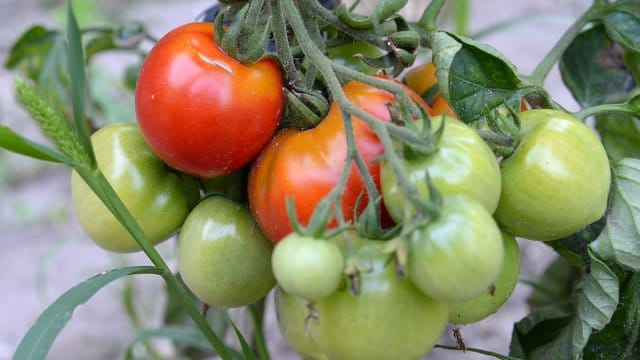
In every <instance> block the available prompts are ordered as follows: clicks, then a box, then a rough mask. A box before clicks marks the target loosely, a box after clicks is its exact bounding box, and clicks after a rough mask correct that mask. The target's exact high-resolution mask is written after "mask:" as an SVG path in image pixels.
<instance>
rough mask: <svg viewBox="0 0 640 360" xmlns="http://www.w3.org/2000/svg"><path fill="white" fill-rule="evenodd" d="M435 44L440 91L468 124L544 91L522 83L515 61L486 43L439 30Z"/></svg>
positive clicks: (518, 106)
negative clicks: (527, 96) (533, 93)
mask: <svg viewBox="0 0 640 360" xmlns="http://www.w3.org/2000/svg"><path fill="white" fill-rule="evenodd" d="M432 45H433V63H434V64H435V66H436V68H437V71H436V75H437V77H438V83H439V85H440V90H441V91H442V94H443V95H444V96H445V98H446V99H447V100H448V101H449V104H451V106H452V107H453V109H454V111H455V113H456V114H457V115H458V116H459V117H460V119H461V120H462V121H464V122H466V123H473V122H476V121H478V120H480V119H481V118H483V117H485V116H487V115H488V114H489V113H490V112H491V111H493V110H495V109H497V108H500V107H504V105H505V104H506V105H508V106H509V107H511V108H514V109H519V108H520V101H521V98H522V97H523V96H524V95H526V94H528V93H532V92H541V93H544V91H543V90H542V89H540V88H538V87H535V86H530V85H525V84H523V83H522V81H521V80H520V77H519V76H518V74H517V72H516V68H515V67H514V66H513V64H511V62H509V61H508V60H507V59H506V58H505V57H504V56H503V55H502V54H500V53H499V52H498V51H497V50H496V49H494V48H492V47H490V46H488V45H486V44H482V43H479V42H476V41H474V40H471V39H468V38H464V37H462V36H458V35H455V34H451V33H447V32H444V31H438V32H436V33H435V35H434V37H433V43H432Z"/></svg>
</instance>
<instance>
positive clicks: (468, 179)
mask: <svg viewBox="0 0 640 360" xmlns="http://www.w3.org/2000/svg"><path fill="white" fill-rule="evenodd" d="M442 119H443V117H442V116H435V117H433V118H432V119H431V128H432V130H433V131H435V130H436V129H437V128H438V127H439V126H440V124H441V123H442ZM444 124H445V125H444V133H443V134H442V137H441V138H440V141H439V142H438V150H437V152H436V153H435V154H432V155H425V156H422V157H419V158H405V159H403V160H402V167H403V169H404V171H405V174H406V175H407V177H408V178H409V181H410V182H411V183H412V184H413V185H414V186H415V187H416V189H417V190H418V192H419V193H420V194H421V195H422V196H423V197H425V198H428V197H429V190H428V187H427V183H426V173H427V171H428V172H429V176H430V177H431V181H432V182H433V185H434V186H435V187H436V189H438V190H439V191H440V192H441V194H442V195H454V194H461V195H466V196H468V197H470V198H473V199H475V200H477V201H479V202H480V203H481V204H482V205H483V206H484V207H485V208H486V209H487V211H488V212H489V213H493V211H494V210H495V209H496V206H497V205H498V200H499V199H500V182H501V180H500V167H499V165H498V161H497V160H496V157H495V156H494V154H493V152H492V151H491V149H490V148H489V147H488V146H487V144H486V143H485V142H484V141H483V140H482V138H480V136H479V135H478V134H477V133H476V132H475V131H474V130H473V129H471V128H470V127H469V126H467V125H465V124H464V123H463V122H461V121H460V120H457V119H454V118H450V117H445V118H444ZM380 176H381V183H382V197H383V199H384V203H385V206H386V207H387V210H389V214H391V217H392V218H393V219H394V220H395V221H396V222H397V223H401V222H402V219H403V218H404V211H405V206H406V205H411V204H407V201H406V199H405V195H404V193H403V191H402V187H401V186H400V184H399V182H398V180H397V176H396V173H395V172H394V171H393V168H392V167H391V165H390V164H389V162H388V161H384V162H383V163H382V167H381V175H380Z"/></svg>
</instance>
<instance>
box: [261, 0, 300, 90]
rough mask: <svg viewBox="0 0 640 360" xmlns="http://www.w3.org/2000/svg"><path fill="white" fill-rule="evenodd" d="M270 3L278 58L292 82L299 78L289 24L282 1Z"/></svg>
mask: <svg viewBox="0 0 640 360" xmlns="http://www.w3.org/2000/svg"><path fill="white" fill-rule="evenodd" d="M268 5H269V10H270V11H271V21H272V22H271V25H272V26H273V40H274V42H275V44H276V51H277V52H278V59H280V61H281V62H282V67H283V68H284V71H285V73H286V74H287V75H286V77H287V82H289V83H292V82H295V81H296V80H297V79H298V69H297V68H296V65H295V63H294V62H293V56H292V55H291V46H290V44H289V38H288V37H287V25H286V22H285V19H284V16H283V15H282V3H281V2H280V1H278V0H271V1H269V3H268Z"/></svg>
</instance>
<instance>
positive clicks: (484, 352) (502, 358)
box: [434, 344, 522, 360]
mask: <svg viewBox="0 0 640 360" xmlns="http://www.w3.org/2000/svg"><path fill="white" fill-rule="evenodd" d="M434 348H437V349H445V350H457V351H462V350H460V349H459V348H458V347H457V346H449V345H440V344H437V345H435V346H434ZM465 351H470V352H475V353H478V354H482V355H487V356H491V357H494V358H496V359H500V360H522V359H520V358H515V357H511V356H507V355H502V354H498V353H495V352H493V351H488V350H483V349H476V348H466V349H465Z"/></svg>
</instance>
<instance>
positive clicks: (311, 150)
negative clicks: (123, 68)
mask: <svg viewBox="0 0 640 360" xmlns="http://www.w3.org/2000/svg"><path fill="white" fill-rule="evenodd" d="M343 90H344V92H345V95H346V96H347V98H348V99H349V100H350V101H351V102H352V103H353V104H354V105H355V106H357V107H359V108H360V109H362V110H364V111H366V112H368V113H369V114H371V115H373V116H375V117H377V118H379V119H381V120H384V121H388V120H389V119H390V114H389V109H388V108H387V105H388V104H391V103H393V101H394V96H393V95H392V94H391V93H389V92H387V91H384V90H381V89H378V88H375V87H372V86H368V85H365V84H362V83H359V82H350V83H348V84H347V85H345V86H344V88H343ZM407 91H408V92H410V94H412V95H411V97H413V98H414V99H416V101H417V102H419V103H420V105H421V106H424V107H425V108H427V109H428V105H426V104H424V103H423V102H422V101H421V99H419V97H418V96H417V94H415V93H413V92H412V91H411V90H409V89H407ZM352 126H353V131H354V136H355V142H356V147H357V149H358V152H359V154H360V156H361V157H362V159H363V160H364V163H365V164H366V165H367V168H368V169H369V172H370V173H371V175H372V176H373V180H374V182H375V184H376V187H377V188H378V191H380V164H379V162H377V161H375V160H376V159H377V158H378V157H379V156H381V155H382V154H383V153H384V148H383V146H382V144H381V143H380V140H379V139H378V137H377V136H376V135H375V134H374V133H373V131H372V130H371V128H370V127H369V126H368V125H367V124H366V123H365V122H364V121H363V120H362V119H359V118H357V117H353V118H352ZM346 156H347V141H346V137H345V133H344V127H343V119H342V112H341V110H340V108H339V106H338V104H337V103H335V102H334V103H332V104H331V108H330V109H329V113H328V114H327V116H326V117H325V118H324V119H323V120H322V121H321V122H320V124H318V126H316V127H315V128H313V129H310V130H305V131H299V130H295V129H288V130H284V131H281V132H279V133H278V134H276V136H275V137H274V138H273V139H272V140H271V142H270V143H269V145H267V147H266V148H265V149H264V150H263V152H262V153H261V154H260V156H259V157H258V159H257V160H256V162H255V163H254V164H253V166H252V168H251V171H250V173H249V187H248V190H249V204H250V205H251V210H252V211H253V215H254V217H255V218H256V221H257V222H258V224H260V227H261V228H262V229H263V231H264V232H265V234H266V235H267V237H268V238H269V239H270V240H271V241H272V242H273V243H277V242H278V241H280V239H282V238H283V237H284V236H286V235H287V234H289V233H290V232H291V231H292V228H291V225H290V223H289V217H288V215H287V209H286V199H287V198H288V197H289V198H291V199H292V200H293V201H294V203H295V209H296V213H297V216H298V219H299V221H300V222H301V223H302V224H307V223H308V221H309V219H310V217H311V214H312V213H313V210H314V209H315V207H316V205H317V204H318V203H319V202H320V200H321V199H322V198H324V197H325V196H326V195H327V194H328V193H329V192H330V191H331V190H332V189H333V188H334V187H335V186H336V185H337V184H338V181H339V179H340V176H341V175H342V172H343V170H344V168H345V159H346ZM363 194H364V197H363V199H362V201H361V202H360V208H359V209H357V210H358V211H362V210H363V209H364V208H365V206H366V204H367V196H366V191H365V188H364V183H363V179H362V175H361V174H360V172H359V171H358V169H357V168H356V166H355V164H352V166H351V170H350V173H349V177H348V180H347V183H346V186H345V188H344V192H343V193H342V211H343V214H344V215H345V218H346V219H347V220H350V219H352V218H353V213H354V210H356V209H355V207H356V204H357V201H358V199H359V197H360V196H361V195H363Z"/></svg>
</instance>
